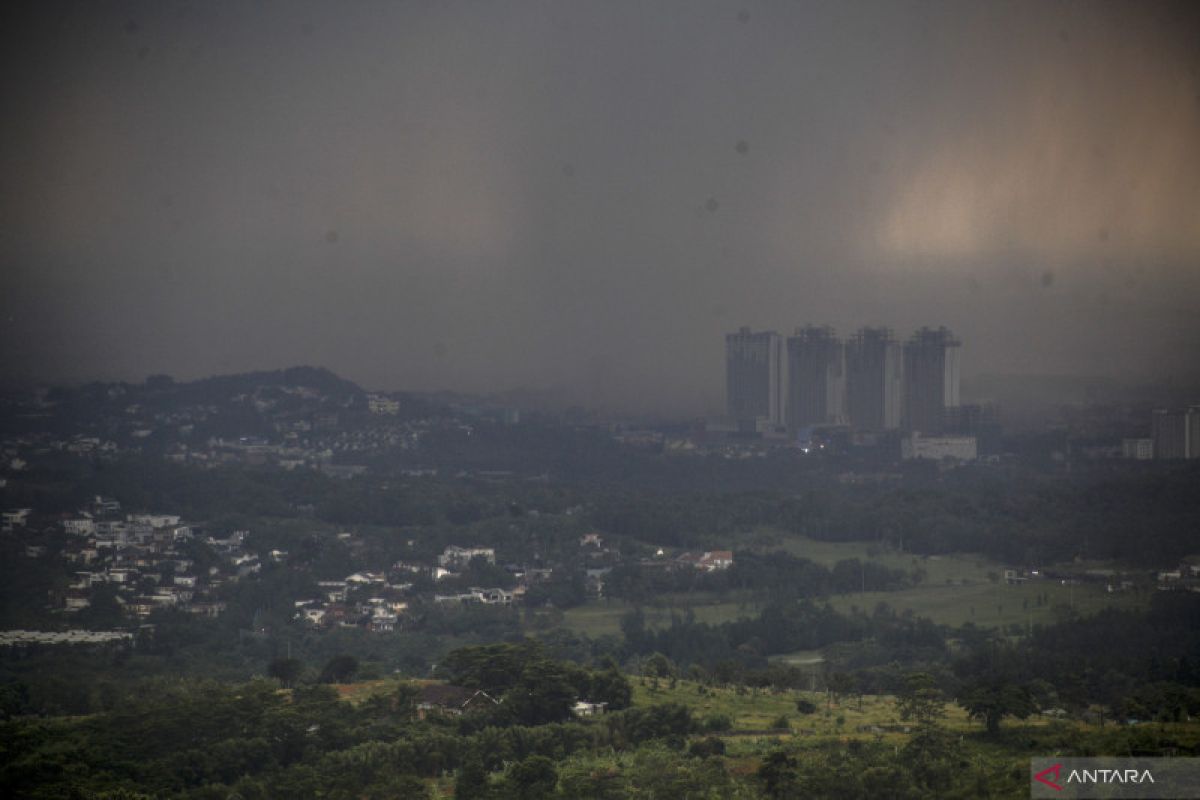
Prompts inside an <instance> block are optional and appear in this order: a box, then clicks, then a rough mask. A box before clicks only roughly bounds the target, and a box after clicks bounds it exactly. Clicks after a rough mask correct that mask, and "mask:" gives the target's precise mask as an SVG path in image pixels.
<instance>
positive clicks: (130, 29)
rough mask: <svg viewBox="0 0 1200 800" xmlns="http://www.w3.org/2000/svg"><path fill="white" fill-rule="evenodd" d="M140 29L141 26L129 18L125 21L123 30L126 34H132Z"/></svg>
mask: <svg viewBox="0 0 1200 800" xmlns="http://www.w3.org/2000/svg"><path fill="white" fill-rule="evenodd" d="M141 29H142V26H141V25H138V24H137V22H136V21H135V20H132V19H131V20H129V21H128V22H126V23H125V28H124V31H125V33H126V34H127V35H129V36H132V35H133V34H135V33H137V32H138V31H140V30H141Z"/></svg>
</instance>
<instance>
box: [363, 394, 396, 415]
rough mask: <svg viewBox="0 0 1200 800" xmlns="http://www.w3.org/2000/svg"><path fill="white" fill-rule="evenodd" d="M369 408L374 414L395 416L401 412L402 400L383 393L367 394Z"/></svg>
mask: <svg viewBox="0 0 1200 800" xmlns="http://www.w3.org/2000/svg"><path fill="white" fill-rule="evenodd" d="M367 408H368V409H370V411H371V413H372V414H383V415H387V416H395V415H396V414H399V413H400V401H399V400H393V399H392V398H390V397H387V396H385V395H382V394H369V395H367Z"/></svg>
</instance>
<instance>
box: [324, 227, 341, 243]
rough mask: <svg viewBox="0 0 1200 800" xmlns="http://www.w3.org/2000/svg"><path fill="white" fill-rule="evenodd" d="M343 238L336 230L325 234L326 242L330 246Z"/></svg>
mask: <svg viewBox="0 0 1200 800" xmlns="http://www.w3.org/2000/svg"><path fill="white" fill-rule="evenodd" d="M340 238H342V237H341V236H340V235H339V234H338V232H337V231H336V230H333V229H330V230H328V231H326V232H325V241H327V242H329V243H330V244H337V243H338V239H340Z"/></svg>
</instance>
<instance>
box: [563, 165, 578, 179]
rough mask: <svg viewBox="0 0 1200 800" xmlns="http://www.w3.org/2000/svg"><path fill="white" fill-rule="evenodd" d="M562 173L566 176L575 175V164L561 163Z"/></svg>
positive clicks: (572, 176) (571, 176)
mask: <svg viewBox="0 0 1200 800" xmlns="http://www.w3.org/2000/svg"><path fill="white" fill-rule="evenodd" d="M562 174H563V175H565V176H566V177H568V178H574V177H575V165H574V164H563V165H562Z"/></svg>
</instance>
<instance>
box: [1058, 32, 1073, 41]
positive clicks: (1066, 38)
mask: <svg viewBox="0 0 1200 800" xmlns="http://www.w3.org/2000/svg"><path fill="white" fill-rule="evenodd" d="M1058 40H1059V41H1060V42H1062V43H1063V44H1067V43H1068V42H1070V41H1071V34H1069V33H1067V29H1066V28H1059V29H1058Z"/></svg>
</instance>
